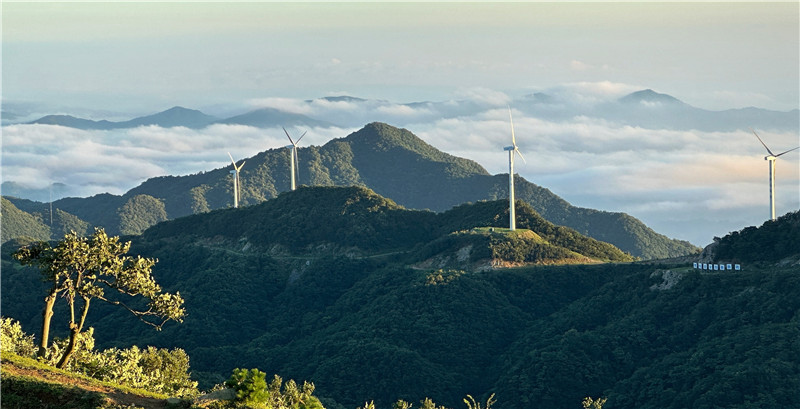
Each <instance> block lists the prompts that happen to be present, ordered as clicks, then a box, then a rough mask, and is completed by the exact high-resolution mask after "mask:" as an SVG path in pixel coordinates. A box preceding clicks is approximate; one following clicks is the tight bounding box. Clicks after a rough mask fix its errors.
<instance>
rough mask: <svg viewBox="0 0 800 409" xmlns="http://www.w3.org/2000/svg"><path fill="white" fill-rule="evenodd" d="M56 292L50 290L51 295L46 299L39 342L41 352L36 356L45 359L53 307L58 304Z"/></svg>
mask: <svg viewBox="0 0 800 409" xmlns="http://www.w3.org/2000/svg"><path fill="white" fill-rule="evenodd" d="M56 295H57V294H56V290H55V289H52V290H50V294H49V295H48V296H47V297H45V299H44V311H42V339H41V341H40V342H39V351H38V352H37V354H36V356H38V357H40V358H44V356H45V355H46V354H47V347H48V343H49V341H50V320H51V319H52V318H53V305H55V303H56Z"/></svg>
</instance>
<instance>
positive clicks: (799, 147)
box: [775, 146, 800, 158]
mask: <svg viewBox="0 0 800 409" xmlns="http://www.w3.org/2000/svg"><path fill="white" fill-rule="evenodd" d="M797 149H800V146H798V147H796V148H794V149H789V150H788V151H786V152H781V153H779V154H777V155H775V157H776V158H777V157H778V156H781V155H783V154H784V153H789V152H791V151H794V150H797Z"/></svg>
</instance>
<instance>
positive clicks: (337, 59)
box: [0, 1, 800, 245]
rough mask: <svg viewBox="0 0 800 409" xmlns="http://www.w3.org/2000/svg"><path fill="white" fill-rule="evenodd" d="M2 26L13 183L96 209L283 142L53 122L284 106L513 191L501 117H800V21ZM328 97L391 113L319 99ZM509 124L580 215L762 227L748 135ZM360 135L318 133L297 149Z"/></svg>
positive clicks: (688, 228)
mask: <svg viewBox="0 0 800 409" xmlns="http://www.w3.org/2000/svg"><path fill="white" fill-rule="evenodd" d="M0 7H2V104H3V106H2V107H3V124H4V126H3V158H2V160H3V162H2V172H3V175H2V179H3V181H17V182H21V183H26V184H30V185H36V186H38V187H41V186H43V185H46V184H48V183H51V182H59V183H66V184H70V185H76V186H80V190H79V192H78V194H81V195H92V194H97V193H102V192H110V193H114V194H121V193H124V192H125V191H127V190H128V189H130V188H133V187H135V186H136V185H138V184H140V183H141V182H143V181H144V180H145V179H147V178H149V177H154V176H160V175H165V174H176V175H177V174H189V173H196V172H199V171H203V170H209V169H212V168H217V167H221V166H224V165H225V164H226V160H227V159H226V158H227V155H226V154H225V152H227V151H231V153H233V154H234V155H235V156H237V157H248V156H253V155H255V154H256V153H258V152H261V151H264V150H266V149H271V148H277V147H279V146H283V145H285V142H283V141H281V139H280V137H281V132H279V130H256V129H253V128H247V127H231V126H227V127H225V126H219V125H216V126H213V127H209V128H206V129H203V130H188V129H160V128H155V129H154V128H153V127H150V128H140V129H134V130H127V131H120V130H117V131H79V130H74V129H65V128H60V127H47V126H40V125H19V124H18V123H20V122H24V121H26V120H32V119H36V118H38V117H40V116H43V115H47V114H56V113H60V114H71V115H75V116H80V117H84V118H90V119H96V120H99V119H109V120H126V119H130V118H133V117H136V116H140V115H149V114H153V113H155V112H159V111H162V110H165V109H168V108H170V107H172V106H175V105H180V106H184V107H188V108H193V109H200V110H202V111H203V112H205V113H208V114H212V115H217V116H221V117H226V116H232V115H235V114H240V113H244V112H246V111H248V110H251V109H254V108H257V107H262V106H272V107H278V108H280V109H285V110H289V111H293V112H301V113H305V114H310V115H317V116H320V117H327V118H336V117H337V115H339V116H348V115H349V117H350V118H356V117H358V118H359V119H362V120H363V124H366V123H367V122H371V121H373V120H383V121H387V122H389V123H390V124H392V125H397V126H403V127H406V128H407V129H409V130H410V131H412V132H414V133H415V134H416V135H418V136H420V137H421V138H423V139H424V140H426V141H427V142H428V143H430V144H432V145H434V146H435V147H437V148H439V149H441V150H443V151H445V152H448V153H451V154H455V155H458V156H463V157H467V158H470V159H473V160H476V161H478V162H479V163H480V164H481V165H483V166H484V167H486V168H487V170H489V171H490V172H491V173H503V172H507V168H506V166H507V165H506V163H505V156H504V153H503V152H502V146H504V145H505V144H507V141H506V140H505V139H507V138H508V124H507V123H506V122H505V121H506V118H507V114H508V112H507V108H506V105H507V104H508V105H510V104H512V103H515V102H517V101H520V99H521V98H523V97H524V96H526V95H530V94H533V93H546V94H548V95H555V96H557V97H559V98H560V101H563V102H564V104H565V105H568V106H569V107H584V108H585V107H591V106H594V105H597V104H600V103H603V102H606V101H612V100H614V99H616V98H619V97H622V96H624V95H627V94H628V93H631V92H634V91H637V90H642V89H653V90H655V91H657V92H660V93H665V94H669V95H671V96H674V97H676V98H678V99H680V100H681V101H683V102H685V103H687V104H690V105H693V106H695V107H698V108H703V109H707V110H725V109H733V108H744V107H750V106H755V107H759V108H764V109H770V110H777V111H789V110H793V109H797V108H798V104H799V102H798V101H800V80H798V78H800V74H799V73H800V56H799V51H798V50H800V43H799V40H798V38H800V22H798V20H799V19H800V17H798V16H800V4H798V3H797V2H782V3H742V2H737V3H718V2H715V3H651V2H644V3H630V2H622V3H619V2H617V3H539V2H518V3H482V2H473V3H453V2H443V3H383V2H359V3H328V2H322V3H273V2H241V3H238V2H233V3H231V2H226V3H209V2H169V3H167V2H80V3H70V2H58V3H47V2H9V1H4V2H2V3H1V4H0ZM335 95H351V96H356V97H360V98H365V99H368V100H370V101H377V102H370V104H371V105H369V104H368V105H363V104H362V105H347V104H344V103H342V104H339V105H336V106H334V105H332V104H328V105H325V103H324V101H323V100H319V99H318V98H320V97H325V96H335ZM309 100H311V101H312V102H308V101H309ZM465 100H469V101H476V102H477V103H479V104H482V105H481V106H482V107H484V108H485V109H482V110H479V111H474V112H470V113H464V114H463V115H455V116H454V115H449V116H448V115H442V109H441V104H440V105H437V107H431V108H427V110H426V108H424V107H422V108H420V107H416V108H413V109H412V108H410V106H409V105H404V103H411V102H420V101H434V102H441V103H443V104H445V105H446V103H449V102H451V103H452V104H454V106H456V105H458V103H459V101H465ZM513 109H514V113H515V116H514V122H515V126H516V127H517V137H518V143H519V144H520V148H521V149H522V150H523V153H524V154H525V157H526V160H527V162H526V163H523V164H518V166H517V169H516V171H517V172H519V174H520V175H521V176H522V177H524V178H526V179H527V180H529V181H532V182H534V183H536V184H539V185H541V186H544V187H546V188H548V189H550V190H552V191H553V192H554V193H556V194H558V195H560V196H561V197H563V198H564V199H566V200H567V201H569V202H571V203H572V204H574V205H577V206H582V207H591V208H597V209H602V210H609V211H623V212H627V213H629V214H631V215H633V216H634V217H637V218H639V219H640V220H642V221H644V222H645V223H646V224H648V225H649V226H651V227H653V228H654V229H655V230H656V231H658V232H660V233H663V234H666V235H668V236H670V237H675V238H679V239H685V240H690V241H691V242H693V243H695V244H697V245H705V244H707V243H709V242H710V241H711V238H712V237H714V236H722V235H725V234H727V233H728V232H729V231H734V230H738V229H741V228H743V227H746V226H749V225H760V224H761V223H762V222H763V221H764V220H765V219H766V218H767V217H768V215H769V213H768V205H769V197H768V185H767V181H768V179H767V164H766V162H765V161H764V160H763V156H764V152H763V147H762V146H761V145H760V144H759V143H758V141H757V140H756V139H755V137H754V136H753V135H752V133H751V132H750V131H749V130H747V129H741V130H734V131H731V130H719V131H713V130H712V131H708V130H705V131H697V130H685V129H675V128H671V127H668V126H666V127H660V128H648V127H641V126H629V125H625V124H622V123H618V122H615V121H614V120H613V119H608V118H598V117H591V116H588V117H587V116H582V115H575V116H568V117H565V118H563V117H562V118H554V117H551V116H547V115H545V114H539V113H537V112H532V111H530V110H525V109H519V108H517V107H514V108H513ZM356 110H358V114H356V113H354V112H355V111H356ZM570 112H571V111H570ZM359 127H360V126H358V125H357V123H355V122H354V123H352V124H348V125H347V126H342V127H341V128H319V129H312V130H310V131H309V134H308V136H307V137H306V139H304V142H305V143H308V144H314V145H320V144H324V143H325V142H327V141H328V140H330V139H332V138H336V137H344V136H346V135H347V134H348V133H349V132H352V131H354V130H356V129H358V128H359ZM759 135H761V136H762V138H764V139H765V141H766V142H767V144H768V145H770V146H771V147H772V148H773V150H774V151H783V150H786V149H790V148H793V147H794V146H797V145H799V144H800V141H799V139H800V138H798V135H797V132H796V130H786V129H778V128H775V129H771V128H770V127H766V129H759ZM495 151H497V152H495ZM220 152H222V155H220ZM220 156H221V157H220ZM799 157H800V154H798V153H797V152H793V153H789V154H787V155H784V156H782V157H781V159H780V160H779V161H778V177H779V178H778V192H779V193H778V213H779V214H783V213H785V212H788V211H792V210H797V209H798V208H800V189H799V188H798V185H800V176H798V173H800V171H798V168H800V166H799V165H798V163H799V162H800V159H799Z"/></svg>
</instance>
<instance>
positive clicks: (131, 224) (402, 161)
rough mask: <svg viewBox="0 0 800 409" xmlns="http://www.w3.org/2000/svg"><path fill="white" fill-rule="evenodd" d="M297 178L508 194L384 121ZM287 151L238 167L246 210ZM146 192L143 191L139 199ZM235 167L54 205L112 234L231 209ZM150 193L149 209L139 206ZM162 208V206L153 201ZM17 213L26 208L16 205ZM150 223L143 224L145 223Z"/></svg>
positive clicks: (631, 248)
mask: <svg viewBox="0 0 800 409" xmlns="http://www.w3.org/2000/svg"><path fill="white" fill-rule="evenodd" d="M298 158H299V175H300V176H299V177H300V178H299V183H300V184H304V185H309V186H364V187H369V188H370V189H372V190H374V191H375V192H376V193H378V194H380V195H381V196H384V197H387V198H391V199H392V200H394V201H395V202H396V203H398V204H400V205H402V206H404V207H406V208H409V209H430V210H434V211H438V212H442V211H445V210H448V209H451V208H452V207H454V206H458V205H460V204H463V203H467V202H477V201H480V200H499V199H503V198H506V197H507V192H508V176H507V175H489V174H488V172H486V170H485V169H483V167H481V166H480V165H478V164H477V163H475V162H474V161H471V160H467V159H463V158H458V157H455V156H452V155H449V154H447V153H444V152H441V151H439V150H437V149H436V148H434V147H432V146H431V145H429V144H427V143H425V142H424V141H422V140H421V139H419V138H418V137H417V136H415V135H414V134H413V133H411V132H409V131H408V130H405V129H398V128H395V127H392V126H389V125H386V124H383V123H377V122H376V123H371V124H368V125H366V126H365V127H364V128H363V129H361V130H359V131H357V132H354V133H352V134H350V135H348V136H347V137H345V138H339V139H334V140H331V141H330V142H328V143H326V144H325V145H323V146H310V147H303V148H300V149H299V150H298ZM289 159H290V157H289V150H287V149H284V148H280V149H271V150H268V151H265V152H262V153H259V154H258V155H256V156H254V157H252V158H247V159H246V161H247V164H246V166H245V167H244V168H243V169H242V171H241V182H242V184H241V199H240V203H241V204H242V205H243V206H248V205H254V204H258V203H261V202H263V201H265V200H268V199H271V198H275V197H276V196H277V195H278V194H279V193H280V192H284V191H287V190H289V186H290V180H289V171H288V169H289ZM516 189H517V198H518V199H520V200H522V201H525V202H527V203H528V204H530V205H531V206H532V207H533V209H534V210H536V212H538V213H539V214H541V215H542V216H543V217H544V218H545V219H547V220H549V221H551V222H553V223H555V224H558V225H563V226H567V227H570V228H573V229H575V230H576V231H578V232H579V233H581V234H584V235H588V236H590V237H593V238H596V239H598V240H601V241H605V242H608V243H612V244H614V245H615V246H617V247H618V248H620V249H622V250H623V251H626V252H628V253H630V254H632V255H634V256H636V257H641V258H644V259H651V258H665V257H674V256H680V255H685V254H691V253H695V252H697V251H699V249H698V248H696V247H695V246H693V245H691V244H690V243H688V242H685V241H679V240H674V239H670V238H668V237H666V236H663V235H661V234H658V233H656V232H654V231H653V230H652V229H650V228H648V227H647V226H646V225H644V224H643V223H642V222H641V221H639V220H637V219H635V218H633V217H631V216H629V215H626V214H624V213H611V212H603V211H597V210H592V209H584V208H577V207H574V206H572V205H570V204H569V203H568V202H566V201H565V200H563V199H561V198H560V197H558V196H556V195H555V194H553V193H552V192H550V191H549V190H548V189H546V188H543V187H540V186H537V185H535V184H533V183H530V182H528V181H526V180H524V179H523V178H517V183H516ZM142 195H146V196H142ZM232 196H233V195H232V182H231V179H230V174H229V168H228V167H225V168H221V169H214V170H211V171H208V172H201V173H198V174H194V175H187V176H163V177H157V178H152V179H149V180H147V181H145V182H144V183H142V184H141V185H140V186H138V187H136V188H134V189H131V190H130V191H129V192H127V193H126V194H125V195H122V196H114V195H109V194H103V195H97V196H93V197H90V198H83V199H79V198H67V199H61V200H58V201H56V202H55V203H54V206H55V208H57V209H61V210H62V211H65V212H68V213H70V214H73V215H75V216H77V217H78V218H80V219H81V220H83V221H85V222H86V223H88V224H89V225H90V226H103V227H105V229H106V231H108V232H109V233H111V234H120V233H134V232H138V231H141V230H142V227H146V226H149V225H152V224H153V223H155V222H156V221H158V220H161V219H162V211H163V212H166V217H167V218H168V219H174V218H177V217H182V216H187V215H191V214H197V213H202V212H207V211H209V210H214V209H223V208H228V207H231V205H232V199H231V198H232ZM137 197H139V198H140V199H141V198H142V197H151V198H152V199H153V200H149V199H148V202H149V203H150V205H149V206H142V205H141V203H139V205H137V206H134V204H135V203H132V201H134V202H142V201H141V200H137V199H136V198H137ZM156 201H159V202H161V203H162V204H163V210H162V209H161V208H160V206H159V205H158V204H157V202H156ZM15 204H16V205H17V206H18V207H20V209H22V210H25V211H28V212H33V210H28V209H27V208H25V207H24V206H23V205H22V204H21V203H20V202H19V201H17V200H15ZM130 208H134V209H139V211H140V212H141V211H147V209H150V210H152V211H154V212H156V213H157V214H138V215H132V214H131V213H130V212H127V213H126V211H125V209H130ZM143 223H144V224H143Z"/></svg>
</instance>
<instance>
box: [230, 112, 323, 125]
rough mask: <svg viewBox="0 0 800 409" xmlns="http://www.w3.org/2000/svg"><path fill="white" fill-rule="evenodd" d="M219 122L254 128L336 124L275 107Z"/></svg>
mask: <svg viewBox="0 0 800 409" xmlns="http://www.w3.org/2000/svg"><path fill="white" fill-rule="evenodd" d="M216 123H220V124H228V125H230V124H236V125H247V126H253V127H256V128H271V127H280V126H284V127H285V126H303V127H323V128H330V127H333V126H336V125H334V124H332V123H329V122H325V121H319V120H316V119H313V118H309V117H307V116H305V115H302V114H294V113H291V112H286V111H281V110H278V109H275V108H261V109H256V110H254V111H250V112H247V113H245V114H241V115H236V116H233V117H230V118H227V119H223V120H220V121H217V122H216Z"/></svg>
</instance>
